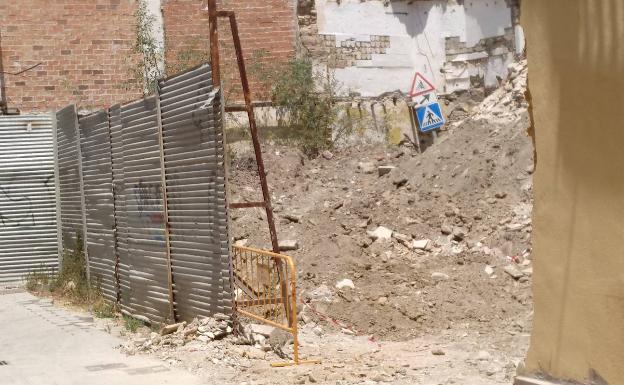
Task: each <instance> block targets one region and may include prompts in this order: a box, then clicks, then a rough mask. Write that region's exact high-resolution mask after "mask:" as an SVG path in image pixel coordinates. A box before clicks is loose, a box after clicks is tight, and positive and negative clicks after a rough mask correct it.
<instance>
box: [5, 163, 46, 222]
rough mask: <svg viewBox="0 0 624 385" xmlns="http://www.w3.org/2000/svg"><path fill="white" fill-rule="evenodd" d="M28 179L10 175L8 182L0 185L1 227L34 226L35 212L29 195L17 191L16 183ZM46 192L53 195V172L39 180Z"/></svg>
mask: <svg viewBox="0 0 624 385" xmlns="http://www.w3.org/2000/svg"><path fill="white" fill-rule="evenodd" d="M25 182H26V183H28V182H31V183H32V181H30V180H24V178H19V177H12V178H9V182H8V183H5V184H2V185H0V225H1V226H2V227H24V226H35V225H36V224H37V221H36V220H35V212H34V210H33V203H32V200H31V197H30V196H28V195H27V194H25V193H24V192H20V191H19V187H17V186H18V184H20V183H25ZM40 182H41V184H42V186H43V187H44V188H45V190H46V192H48V193H49V194H51V195H52V196H54V174H50V175H48V176H47V177H45V178H44V179H43V181H40Z"/></svg>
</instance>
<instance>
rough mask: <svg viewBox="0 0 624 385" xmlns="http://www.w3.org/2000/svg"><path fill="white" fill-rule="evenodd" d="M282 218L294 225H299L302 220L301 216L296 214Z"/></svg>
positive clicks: (285, 215)
mask: <svg viewBox="0 0 624 385" xmlns="http://www.w3.org/2000/svg"><path fill="white" fill-rule="evenodd" d="M283 217H284V218H285V219H287V220H289V221H291V222H294V223H300V222H301V219H302V217H301V215H297V214H284V215H283Z"/></svg>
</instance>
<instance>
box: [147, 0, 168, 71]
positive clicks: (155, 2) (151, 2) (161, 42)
mask: <svg viewBox="0 0 624 385" xmlns="http://www.w3.org/2000/svg"><path fill="white" fill-rule="evenodd" d="M145 2H146V4H147V11H148V12H149V13H150V14H151V15H152V16H153V17H154V25H153V28H152V36H153V37H154V39H155V40H156V42H157V44H158V47H160V48H161V49H162V50H163V52H164V49H165V24H164V23H165V22H164V19H163V14H162V8H161V0H145ZM158 67H159V69H160V71H161V73H164V71H165V56H164V55H163V56H162V58H161V61H160V62H159V63H158Z"/></svg>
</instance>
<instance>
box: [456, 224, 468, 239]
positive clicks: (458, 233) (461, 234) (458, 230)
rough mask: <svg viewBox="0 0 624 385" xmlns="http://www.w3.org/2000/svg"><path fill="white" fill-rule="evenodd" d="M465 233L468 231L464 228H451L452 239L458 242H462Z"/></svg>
mask: <svg viewBox="0 0 624 385" xmlns="http://www.w3.org/2000/svg"><path fill="white" fill-rule="evenodd" d="M467 233H468V231H467V230H466V229H465V228H463V227H459V226H456V227H454V228H453V239H454V240H456V241H458V242H459V241H463V240H464V238H465V237H466V234H467Z"/></svg>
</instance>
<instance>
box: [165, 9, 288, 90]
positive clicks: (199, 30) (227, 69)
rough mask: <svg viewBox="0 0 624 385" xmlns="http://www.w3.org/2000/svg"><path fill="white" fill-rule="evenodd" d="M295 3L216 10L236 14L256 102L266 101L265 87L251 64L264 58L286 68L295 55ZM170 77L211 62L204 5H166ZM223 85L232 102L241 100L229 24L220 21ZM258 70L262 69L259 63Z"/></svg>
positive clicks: (167, 55) (166, 37)
mask: <svg viewBox="0 0 624 385" xmlns="http://www.w3.org/2000/svg"><path fill="white" fill-rule="evenodd" d="M294 3H295V1H294V0H222V1H219V2H218V9H219V10H223V11H234V12H236V18H237V21H238V26H239V32H240V37H241V41H242V46H243V52H244V54H245V59H246V64H247V68H248V70H249V72H250V77H251V89H252V97H253V98H254V99H255V100H266V99H267V97H268V94H267V86H266V85H265V84H263V83H262V82H261V79H254V77H253V74H254V73H255V72H254V71H253V66H254V61H253V60H252V59H253V58H257V57H258V54H257V53H258V52H264V53H265V55H264V56H263V62H264V63H267V64H271V63H276V62H283V61H286V60H288V59H289V58H290V57H292V56H293V55H294V52H295V33H296V30H295V22H296V20H295V19H296V17H295V11H294ZM162 8H163V17H164V24H165V46H166V47H167V52H166V66H167V72H168V73H170V74H171V73H174V72H178V71H179V70H181V69H183V68H184V67H185V66H187V65H189V66H190V65H193V64H196V63H197V61H198V60H201V59H202V58H207V57H208V53H209V40H208V11H207V10H206V1H205V0H204V1H202V0H162ZM219 38H220V39H219V40H220V46H221V70H222V80H223V82H224V85H225V95H226V99H227V100H228V101H229V102H233V101H240V100H242V93H241V89H240V78H239V77H238V67H237V64H236V57H235V56H234V48H233V44H232V35H231V33H230V27H229V22H228V20H227V19H219ZM256 64H258V63H256Z"/></svg>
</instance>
